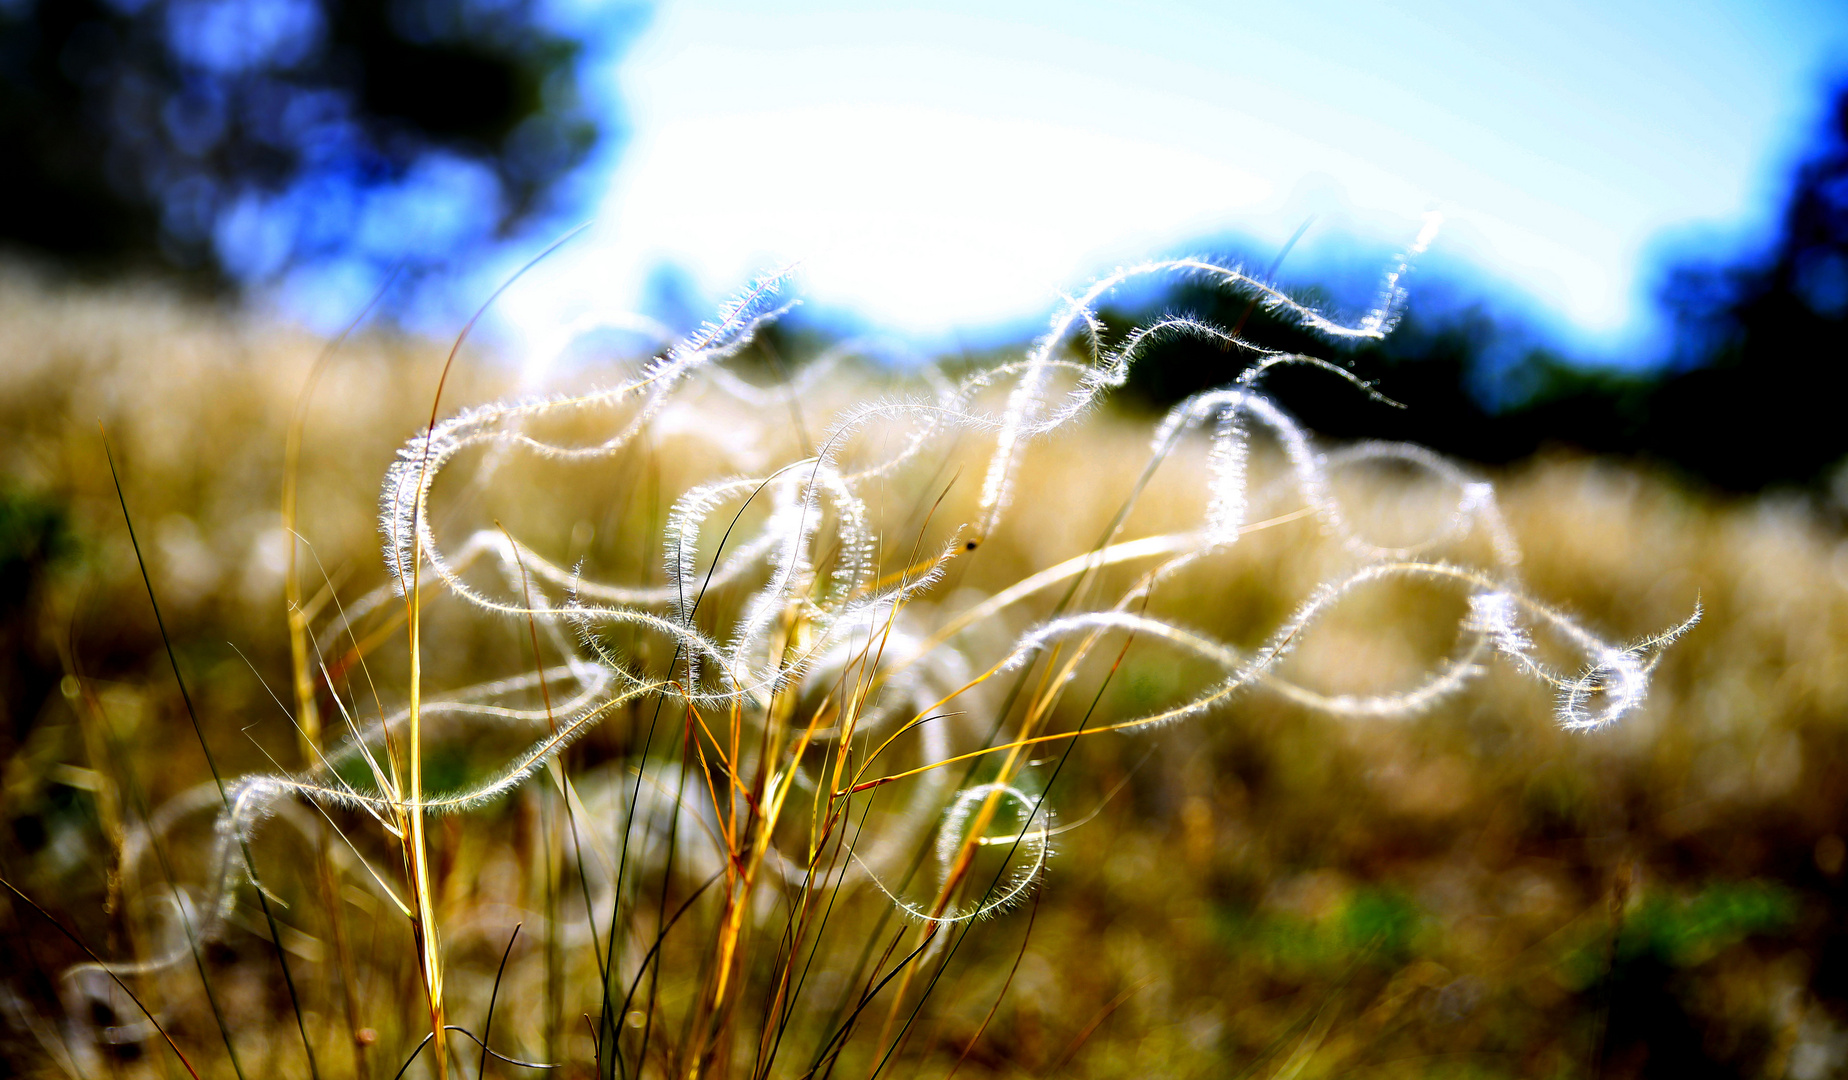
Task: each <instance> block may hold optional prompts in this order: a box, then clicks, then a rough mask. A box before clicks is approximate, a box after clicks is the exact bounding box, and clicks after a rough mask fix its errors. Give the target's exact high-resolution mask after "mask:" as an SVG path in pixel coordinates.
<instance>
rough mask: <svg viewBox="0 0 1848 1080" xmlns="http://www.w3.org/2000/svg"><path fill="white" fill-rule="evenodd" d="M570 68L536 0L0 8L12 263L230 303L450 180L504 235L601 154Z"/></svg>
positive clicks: (181, 1) (6, 239)
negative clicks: (199, 288) (124, 276)
mask: <svg viewBox="0 0 1848 1080" xmlns="http://www.w3.org/2000/svg"><path fill="white" fill-rule="evenodd" d="M579 49H580V45H579V43H578V42H576V41H574V40H572V39H571V38H569V37H567V36H565V35H564V34H563V33H561V32H560V31H558V30H556V29H552V28H549V27H548V26H547V25H546V24H545V22H544V20H543V19H542V18H541V13H540V11H539V9H538V5H537V3H535V0H0V140H4V143H5V146H6V153H5V154H4V156H3V157H0V244H4V245H6V246H9V247H12V248H14V249H15V250H20V249H23V250H24V251H27V252H29V253H32V254H34V255H37V256H38V257H40V258H44V259H49V260H50V261H52V262H54V263H56V264H58V265H63V266H66V267H71V268H74V269H80V270H89V271H105V272H107V271H116V270H121V269H125V268H134V269H166V270H170V271H178V272H179V273H181V274H182V275H184V276H186V277H189V278H191V279H192V280H193V281H195V282H197V283H200V284H204V285H208V286H223V285H226V284H235V283H238V282H239V281H243V280H251V279H255V278H262V277H264V276H268V275H273V274H274V273H276V272H278V271H280V270H281V269H284V268H286V267H287V266H290V265H295V264H299V263H301V262H304V261H310V260H314V259H319V258H328V257H334V256H338V255H340V254H341V253H342V252H343V251H344V250H347V249H348V248H349V247H350V246H351V245H352V244H353V242H354V241H355V237H356V230H361V229H364V228H367V227H369V225H370V223H372V222H376V220H377V218H378V217H379V215H380V208H379V206H377V205H369V204H368V199H369V198H371V197H373V196H375V195H377V194H378V193H380V192H388V191H393V190H396V191H399V192H401V193H405V195H404V200H401V201H409V202H411V203H413V204H414V203H415V201H416V199H417V194H416V190H415V187H414V185H413V184H412V181H413V180H414V179H415V178H416V177H418V176H421V175H426V174H428V173H429V172H430V170H432V169H438V170H440V169H445V168H446V169H448V170H449V175H451V176H457V175H460V176H465V177H472V178H473V182H474V187H473V188H472V189H471V190H472V191H473V192H474V193H476V194H477V195H479V196H480V197H481V198H480V199H479V200H476V201H482V202H486V203H487V204H488V205H486V206H485V207H474V208H473V210H472V212H474V213H477V214H479V215H480V217H481V219H482V224H481V225H480V227H479V228H478V229H476V232H477V233H479V234H481V235H484V236H493V235H495V234H502V235H504V234H505V232H506V231H507V230H508V229H510V228H512V227H513V226H515V225H517V224H519V223H521V222H523V221H526V220H529V219H531V218H532V217H533V216H534V215H535V214H536V213H539V212H543V211H545V210H547V209H550V207H549V206H548V200H549V199H550V198H551V197H552V196H553V193H554V190H555V186H556V184H557V182H558V181H559V179H560V178H561V177H563V176H564V175H565V174H566V173H567V172H568V171H569V170H570V169H571V168H572V167H573V166H575V165H577V164H578V163H580V162H581V161H583V160H584V158H585V156H586V154H587V153H588V152H589V150H590V149H591V147H592V146H593V145H594V143H595V142H596V140H597V138H598V135H599V132H598V125H597V123H596V121H595V119H594V118H593V117H592V116H591V115H590V114H589V112H588V110H587V108H586V106H585V103H584V102H582V101H581V100H580V98H579V94H578V89H579V88H578V85H577V70H578V68H577V57H578V53H579ZM420 170H422V172H421V173H420ZM368 213H370V214H371V215H372V217H371V219H368V217H367V215H368ZM240 229H241V231H238V230H240ZM426 232H428V230H426ZM437 233H438V234H439V235H444V236H447V237H450V238H451V239H457V238H465V236H464V234H465V233H466V230H457V229H453V228H452V229H450V230H449V231H448V232H447V233H444V232H442V230H437ZM448 254H452V252H444V251H406V252H403V253H402V256H403V257H404V258H406V259H408V260H410V262H411V264H412V265H413V266H415V265H416V264H417V263H418V261H419V260H436V259H440V258H441V257H443V256H444V255H448Z"/></svg>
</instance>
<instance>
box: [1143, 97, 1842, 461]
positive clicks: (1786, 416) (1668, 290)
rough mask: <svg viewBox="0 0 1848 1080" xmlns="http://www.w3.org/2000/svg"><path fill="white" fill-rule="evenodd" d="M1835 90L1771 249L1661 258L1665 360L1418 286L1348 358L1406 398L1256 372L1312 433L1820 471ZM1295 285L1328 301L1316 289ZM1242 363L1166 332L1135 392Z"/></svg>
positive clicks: (1830, 352) (1836, 147)
mask: <svg viewBox="0 0 1848 1080" xmlns="http://www.w3.org/2000/svg"><path fill="white" fill-rule="evenodd" d="M1830 100H1831V107H1830V109H1829V111H1828V120H1827V122H1826V123H1825V124H1824V125H1823V126H1822V128H1821V130H1820V131H1819V138H1818V139H1817V142H1816V144H1815V145H1814V146H1813V147H1812V148H1811V150H1810V151H1809V153H1808V154H1807V155H1806V157H1805V158H1804V159H1803V161H1802V163H1801V164H1800V165H1799V166H1798V167H1797V169H1796V171H1795V173H1794V175H1793V178H1792V181H1791V186H1790V190H1789V194H1788V196H1787V197H1786V202H1785V206H1784V210H1783V213H1782V216H1781V217H1780V219H1779V223H1778V228H1777V231H1776V233H1775V234H1774V236H1773V238H1772V241H1771V243H1770V245H1769V246H1768V248H1767V249H1766V251H1765V252H1764V253H1763V254H1761V255H1758V256H1756V257H1748V258H1742V259H1735V260H1733V261H1730V262H1718V263H1705V264H1702V263H1693V262H1690V263H1684V264H1682V265H1679V266H1675V267H1673V268H1671V270H1670V271H1669V273H1668V275H1667V284H1666V287H1665V288H1664V290H1663V292H1662V303H1663V304H1664V306H1665V307H1666V308H1667V310H1668V313H1669V315H1670V316H1671V323H1672V326H1673V328H1674V341H1673V346H1672V360H1671V362H1670V363H1668V364H1667V365H1665V366H1663V367H1661V368H1659V369H1656V370H1652V371H1640V372H1613V371H1610V370H1608V369H1599V368H1595V367H1587V366H1585V365H1582V364H1575V363H1573V362H1572V361H1571V360H1570V359H1569V358H1567V357H1564V356H1562V355H1560V354H1558V353H1555V352H1552V351H1549V350H1547V349H1545V348H1542V347H1539V346H1537V345H1534V344H1532V343H1531V341H1530V339H1529V338H1528V336H1527V335H1525V334H1524V333H1523V332H1522V331H1521V330H1520V329H1519V328H1518V327H1515V326H1511V325H1509V324H1507V323H1504V322H1500V321H1497V320H1496V319H1494V318H1492V317H1491V316H1490V315H1489V314H1487V312H1486V310H1485V309H1484V308H1483V307H1482V306H1481V305H1480V304H1478V305H1475V306H1469V305H1464V306H1461V307H1456V308H1453V309H1451V310H1449V311H1447V312H1444V313H1440V314H1435V315H1433V314H1429V313H1428V312H1427V311H1426V310H1425V309H1424V308H1422V307H1421V304H1420V299H1419V293H1418V291H1417V290H1414V292H1413V300H1412V305H1411V307H1410V308H1409V309H1408V311H1407V312H1406V317H1405V319H1404V320H1403V322H1402V323H1401V324H1400V326H1399V328H1398V330H1396V331H1395V332H1394V333H1393V334H1392V335H1391V336H1389V337H1388V338H1386V339H1385V340H1384V341H1381V342H1377V343H1371V344H1367V345H1363V346H1360V347H1357V348H1354V349H1351V350H1348V351H1347V352H1346V353H1345V355H1344V356H1343V357H1342V358H1343V359H1344V360H1345V361H1347V362H1349V363H1351V364H1352V366H1353V369H1354V370H1355V371H1356V372H1358V373H1359V374H1361V375H1362V376H1364V377H1366V378H1369V379H1372V380H1375V381H1376V382H1377V384H1378V386H1379V388H1380V390H1381V391H1383V392H1384V393H1386V394H1387V395H1389V396H1390V397H1392V398H1394V399H1395V400H1397V401H1399V402H1402V403H1403V404H1405V405H1406V406H1407V408H1406V409H1404V410H1393V409H1386V408H1383V407H1381V406H1380V405H1378V404H1377V403H1374V402H1371V401H1369V400H1367V399H1366V398H1365V397H1363V396H1362V395H1360V394H1358V393H1352V392H1348V391H1345V390H1343V389H1342V388H1340V387H1338V386H1333V385H1331V384H1330V383H1329V381H1328V376H1327V375H1326V374H1325V373H1322V372H1316V371H1312V370H1309V369H1302V368H1297V369H1290V368H1284V369H1279V370H1277V371H1275V372H1273V373H1272V374H1271V375H1269V376H1268V377H1267V385H1268V386H1269V387H1270V388H1271V389H1272V391H1273V392H1274V393H1275V394H1276V395H1277V397H1278V398H1279V400H1281V401H1282V402H1283V403H1284V404H1285V405H1287V406H1288V407H1289V408H1291V409H1292V410H1294V411H1295V412H1296V413H1297V414H1298V415H1299V417H1300V418H1301V419H1302V420H1303V421H1304V423H1306V424H1307V425H1308V426H1309V427H1310V428H1311V429H1313V430H1316V431H1320V432H1323V433H1326V434H1328V435H1331V436H1334V437H1337V438H1362V437H1367V438H1386V439H1403V440H1407V441H1411V442H1417V443H1421V444H1423V445H1426V446H1429V447H1432V448H1433V449H1436V450H1440V451H1443V452H1444V453H1448V454H1452V455H1455V456H1458V457H1462V458H1468V459H1471V460H1475V461H1482V462H1488V463H1502V462H1508V461H1512V460H1514V459H1516V458H1520V457H1523V456H1525V455H1527V454H1530V453H1532V452H1534V451H1535V450H1537V449H1539V448H1540V447H1542V446H1544V445H1546V444H1548V443H1563V444H1568V445H1573V446H1578V447H1581V448H1584V449H1587V450H1591V451H1595V452H1599V453H1612V454H1624V455H1640V456H1644V457H1648V458H1652V459H1654V460H1657V461H1659V462H1662V463H1665V464H1668V465H1670V466H1672V467H1675V468H1677V469H1680V470H1681V471H1683V472H1686V473H1689V474H1691V475H1693V476H1697V477H1699V478H1701V479H1703V480H1705V481H1706V482H1708V483H1710V484H1713V485H1715V486H1717V487H1720V488H1724V489H1728V490H1733V491H1754V490H1757V489H1759V488H1763V487H1765V486H1767V485H1772V484H1780V483H1794V484H1813V483H1816V482H1818V481H1822V480H1824V479H1826V478H1827V477H1828V475H1829V474H1830V471H1831V470H1832V469H1835V468H1837V467H1838V463H1840V462H1842V460H1843V459H1844V457H1848V421H1844V420H1843V419H1842V416H1841V412H1842V404H1841V403H1842V402H1843V401H1844V400H1848V84H1843V85H1842V86H1840V87H1838V88H1837V89H1836V90H1835V91H1834V92H1833V93H1832V95H1831V98H1830ZM1297 295H1299V296H1300V297H1302V298H1303V299H1305V300H1307V301H1309V302H1311V303H1316V302H1317V301H1318V300H1320V299H1322V298H1321V297H1320V296H1319V295H1318V294H1317V293H1316V291H1315V290H1313V289H1312V290H1308V291H1299V292H1298V293H1297ZM1160 304H1161V305H1162V306H1165V307H1167V308H1170V309H1172V310H1178V311H1188V312H1193V313H1195V314H1198V315H1201V316H1203V317H1205V318H1206V319H1208V320H1209V321H1212V322H1214V323H1216V324H1218V325H1221V326H1227V327H1231V326H1237V327H1240V328H1241V329H1240V336H1241V337H1243V338H1244V339H1245V340H1247V341H1250V342H1252V343H1253V344H1256V345H1258V346H1261V347H1263V348H1267V349H1274V350H1280V351H1286V352H1307V353H1310V354H1311V355H1326V354H1327V353H1328V352H1329V351H1330V348H1329V345H1328V343H1327V342H1325V341H1323V340H1321V339H1320V338H1318V337H1316V336H1315V335H1313V334H1310V333H1308V332H1307V331H1305V330H1303V329H1301V328H1300V327H1297V326H1295V325H1293V324H1292V323H1290V322H1288V321H1287V320H1281V319H1278V318H1275V317H1273V316H1271V315H1269V314H1267V313H1265V312H1264V311H1263V310H1262V309H1259V308H1255V307H1254V306H1252V305H1251V304H1250V302H1249V301H1247V300H1244V299H1241V298H1239V297H1236V296H1229V295H1226V294H1223V293H1219V292H1216V291H1213V290H1210V289H1207V288H1205V287H1202V286H1200V285H1197V284H1196V285H1182V286H1179V287H1178V288H1176V289H1173V290H1170V291H1169V292H1167V293H1166V294H1164V295H1163V296H1162V297H1161V298H1160ZM1151 313H1152V312H1151V311H1149V310H1147V309H1136V310H1133V311H1132V310H1125V311H1120V312H1115V313H1112V314H1111V315H1110V316H1109V318H1108V319H1107V323H1108V324H1109V325H1111V326H1113V327H1115V328H1117V329H1118V330H1119V331H1120V330H1122V329H1126V328H1127V327H1128V326H1129V325H1130V324H1131V322H1132V321H1137V320H1140V319H1146V318H1147V317H1148V316H1149V315H1150V314H1151ZM1248 362H1249V356H1247V355H1242V354H1240V353H1238V352H1236V351H1234V350H1232V349H1229V348H1222V347H1220V346H1218V345H1216V344H1209V343H1204V342H1202V341H1200V340H1198V339H1180V340H1173V341H1169V342H1167V343H1165V344H1163V345H1162V346H1160V347H1159V348H1157V349H1156V350H1155V351H1154V352H1153V353H1152V354H1151V355H1150V356H1149V358H1148V361H1147V362H1145V363H1143V364H1142V365H1141V366H1139V367H1138V368H1137V369H1135V370H1134V371H1133V372H1132V374H1131V377H1130V386H1129V390H1130V392H1131V394H1132V395H1136V396H1139V397H1141V398H1142V399H1143V400H1144V401H1145V402H1147V403H1149V404H1151V405H1154V406H1160V407H1165V406H1166V405H1168V404H1170V403H1172V402H1174V401H1177V400H1179V399H1180V398H1182V397H1184V396H1186V395H1187V394H1191V393H1194V392H1196V391H1199V390H1204V389H1207V388H1208V387H1213V386H1222V385H1224V384H1225V383H1227V382H1228V381H1230V379H1231V378H1232V377H1233V376H1234V375H1235V374H1236V373H1237V372H1238V371H1239V370H1240V369H1241V368H1243V367H1244V366H1245V364H1246V363H1248Z"/></svg>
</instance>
